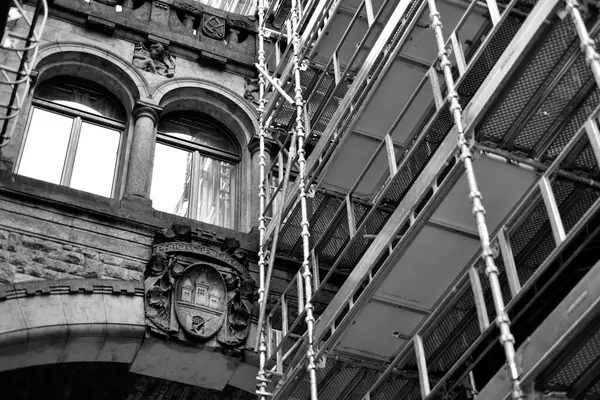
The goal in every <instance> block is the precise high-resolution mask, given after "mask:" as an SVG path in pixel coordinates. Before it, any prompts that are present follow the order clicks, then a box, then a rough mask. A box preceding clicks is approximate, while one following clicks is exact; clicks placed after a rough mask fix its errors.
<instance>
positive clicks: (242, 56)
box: [53, 0, 256, 77]
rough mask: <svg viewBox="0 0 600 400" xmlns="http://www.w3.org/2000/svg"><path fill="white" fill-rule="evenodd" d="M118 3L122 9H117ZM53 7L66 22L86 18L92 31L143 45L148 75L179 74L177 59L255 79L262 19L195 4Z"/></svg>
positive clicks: (70, 2) (66, 3) (154, 0)
mask: <svg viewBox="0 0 600 400" xmlns="http://www.w3.org/2000/svg"><path fill="white" fill-rule="evenodd" d="M117 3H118V4H119V5H120V8H119V9H120V10H121V11H117V8H116V4H117ZM53 4H54V5H55V6H57V7H59V8H60V10H61V15H62V17H63V19H67V20H68V19H72V20H73V22H77V23H79V21H81V18H82V17H83V18H84V19H85V21H86V26H87V28H89V29H90V30H92V31H96V32H101V33H102V35H105V36H117V37H123V38H125V39H126V40H130V41H131V40H133V41H134V42H136V43H140V42H141V43H143V46H145V47H146V49H145V53H144V52H143V51H144V49H143V48H141V49H139V51H137V52H136V56H137V58H134V60H136V61H135V64H136V65H137V66H138V67H139V68H141V69H144V70H146V71H148V72H152V73H157V74H159V75H162V76H165V77H171V76H177V72H176V71H175V65H174V64H175V61H174V60H172V59H170V56H174V57H183V58H186V59H189V60H194V61H195V60H198V59H200V60H202V62H210V64H211V65H213V66H217V67H219V68H224V69H227V70H230V71H232V72H235V73H239V74H242V75H246V76H254V75H255V71H254V68H253V63H254V62H255V58H256V21H254V20H253V19H252V18H250V17H245V16H240V15H236V14H232V13H228V12H225V11H222V10H218V9H215V8H212V7H208V6H205V5H203V4H200V3H198V2H195V1H193V0H174V1H164V2H163V1H158V0H151V1H144V0H136V1H118V2H116V3H115V2H114V1H113V0H91V1H90V2H82V1H80V0H54V2H53ZM153 45H160V46H162V50H161V51H160V53H161V54H160V55H156V56H155V55H154V54H153V50H152V48H151V46H153ZM163 51H167V53H166V55H163V54H164V53H163ZM171 64H173V65H172V66H171Z"/></svg>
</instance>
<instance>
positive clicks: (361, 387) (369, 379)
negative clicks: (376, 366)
mask: <svg viewBox="0 0 600 400" xmlns="http://www.w3.org/2000/svg"><path fill="white" fill-rule="evenodd" d="M378 378H379V373H378V372H376V371H367V373H366V374H365V376H364V378H363V379H362V380H361V381H360V383H359V384H358V385H356V387H355V388H354V391H353V392H352V393H350V394H349V395H348V398H347V400H362V398H363V396H364V395H365V394H367V392H368V391H369V389H371V387H372V386H373V385H374V384H375V382H376V381H377V379H378Z"/></svg>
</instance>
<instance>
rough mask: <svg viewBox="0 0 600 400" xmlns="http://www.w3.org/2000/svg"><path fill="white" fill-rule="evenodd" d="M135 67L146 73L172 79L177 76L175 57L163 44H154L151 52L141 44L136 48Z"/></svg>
mask: <svg viewBox="0 0 600 400" xmlns="http://www.w3.org/2000/svg"><path fill="white" fill-rule="evenodd" d="M133 65H135V66H136V67H138V68H139V69H142V70H144V71H148V72H152V73H154V74H159V75H162V76H166V77H167V78H172V77H174V76H175V57H173V56H172V55H171V53H169V52H168V51H167V50H165V48H164V47H163V45H162V44H160V43H153V44H152V45H150V50H148V49H147V48H146V46H144V44H143V43H142V42H140V43H139V44H138V45H137V46H135V50H134V53H133Z"/></svg>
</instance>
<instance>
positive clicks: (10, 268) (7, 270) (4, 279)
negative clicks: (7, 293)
mask: <svg viewBox="0 0 600 400" xmlns="http://www.w3.org/2000/svg"><path fill="white" fill-rule="evenodd" d="M15 272H16V271H15V267H14V265H11V264H9V263H7V262H4V261H0V284H7V283H12V282H13V281H14V278H15Z"/></svg>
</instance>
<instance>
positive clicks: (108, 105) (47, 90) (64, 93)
mask: <svg viewBox="0 0 600 400" xmlns="http://www.w3.org/2000/svg"><path fill="white" fill-rule="evenodd" d="M35 96H36V97H37V98H41V99H44V100H49V101H52V102H54V103H58V104H62V105H65V106H67V107H71V108H75V109H78V110H82V111H86V112H90V113H92V114H96V115H103V116H105V117H109V118H113V119H117V120H119V121H124V120H125V111H124V110H123V107H121V105H120V104H119V103H118V101H117V100H116V99H115V97H114V96H113V95H112V93H110V92H108V91H107V90H106V89H105V88H103V87H100V86H97V85H95V84H94V83H93V82H87V81H84V80H80V79H73V78H72V77H69V78H66V79H65V78H58V79H56V80H53V81H52V82H50V83H46V84H44V85H42V86H41V87H40V88H38V89H37V90H36V92H35Z"/></svg>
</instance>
